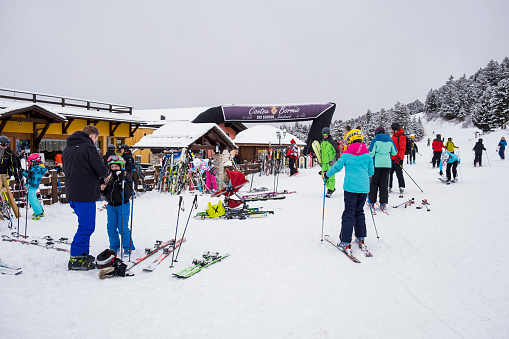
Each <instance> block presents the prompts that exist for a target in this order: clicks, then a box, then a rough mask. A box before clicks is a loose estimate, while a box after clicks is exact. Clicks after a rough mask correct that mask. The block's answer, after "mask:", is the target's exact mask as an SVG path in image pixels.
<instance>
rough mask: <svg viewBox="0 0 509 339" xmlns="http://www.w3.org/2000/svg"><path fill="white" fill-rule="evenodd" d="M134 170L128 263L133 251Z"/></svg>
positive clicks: (134, 170)
mask: <svg viewBox="0 0 509 339" xmlns="http://www.w3.org/2000/svg"><path fill="white" fill-rule="evenodd" d="M135 172H136V168H134V169H133V187H132V191H131V227H130V229H129V261H131V252H132V249H133V213H134V173H135Z"/></svg>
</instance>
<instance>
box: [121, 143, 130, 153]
mask: <svg viewBox="0 0 509 339" xmlns="http://www.w3.org/2000/svg"><path fill="white" fill-rule="evenodd" d="M120 149H123V150H124V151H125V152H127V151H129V146H128V145H126V144H122V145H120Z"/></svg>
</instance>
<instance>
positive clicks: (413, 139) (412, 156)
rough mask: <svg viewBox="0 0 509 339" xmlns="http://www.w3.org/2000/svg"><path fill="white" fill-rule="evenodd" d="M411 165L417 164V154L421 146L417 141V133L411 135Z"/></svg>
mask: <svg viewBox="0 0 509 339" xmlns="http://www.w3.org/2000/svg"><path fill="white" fill-rule="evenodd" d="M409 141H410V165H412V164H414V165H415V154H416V153H417V152H419V147H417V144H416V143H415V135H411V136H410V140H409Z"/></svg>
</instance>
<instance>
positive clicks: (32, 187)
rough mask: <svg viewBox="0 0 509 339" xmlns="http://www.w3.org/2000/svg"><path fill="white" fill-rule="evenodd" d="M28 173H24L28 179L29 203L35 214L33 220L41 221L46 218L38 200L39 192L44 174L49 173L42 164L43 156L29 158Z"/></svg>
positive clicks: (35, 155)
mask: <svg viewBox="0 0 509 339" xmlns="http://www.w3.org/2000/svg"><path fill="white" fill-rule="evenodd" d="M28 165H29V166H30V167H29V168H28V171H23V176H24V177H25V178H28V202H29V203H30V206H32V209H33V210H34V214H32V220H39V219H41V218H42V217H44V209H43V208H42V205H41V203H40V202H39V199H37V190H38V189H39V185H40V184H41V179H42V176H43V175H44V174H46V172H47V171H48V169H47V168H46V167H44V165H43V164H42V159H41V156H40V155H39V154H37V153H33V154H30V156H29V157H28Z"/></svg>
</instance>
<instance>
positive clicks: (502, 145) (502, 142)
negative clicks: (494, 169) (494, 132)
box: [498, 137, 507, 160]
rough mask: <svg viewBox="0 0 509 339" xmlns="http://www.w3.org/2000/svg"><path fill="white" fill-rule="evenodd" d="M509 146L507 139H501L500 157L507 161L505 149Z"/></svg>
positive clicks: (499, 146) (499, 145)
mask: <svg viewBox="0 0 509 339" xmlns="http://www.w3.org/2000/svg"><path fill="white" fill-rule="evenodd" d="M506 146H507V141H505V137H502V139H500V142H499V143H498V155H500V159H502V160H504V159H505V147H506Z"/></svg>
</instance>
